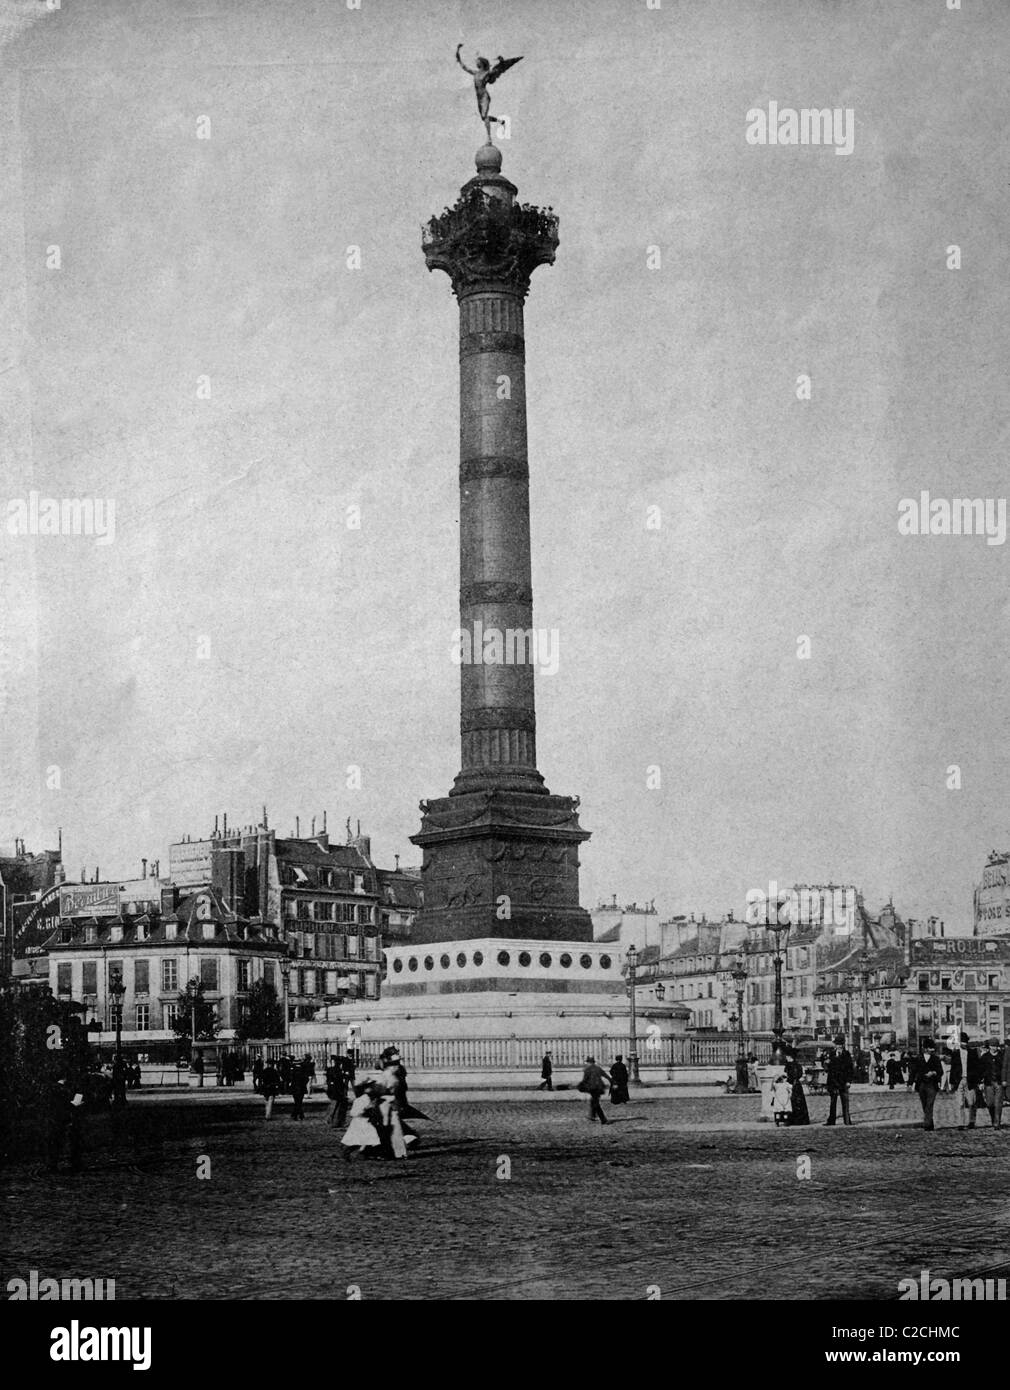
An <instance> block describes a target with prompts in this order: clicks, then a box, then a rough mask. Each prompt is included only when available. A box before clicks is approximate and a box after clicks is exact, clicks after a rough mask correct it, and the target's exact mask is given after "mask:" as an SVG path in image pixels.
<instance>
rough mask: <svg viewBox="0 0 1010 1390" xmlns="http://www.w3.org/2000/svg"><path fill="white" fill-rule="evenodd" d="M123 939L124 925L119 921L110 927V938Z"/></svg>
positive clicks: (113, 939)
mask: <svg viewBox="0 0 1010 1390" xmlns="http://www.w3.org/2000/svg"><path fill="white" fill-rule="evenodd" d="M122 939H123V925H122V923H121V922H117V923H115V924H114V925H113V926H112V927H110V928H109V940H110V941H122Z"/></svg>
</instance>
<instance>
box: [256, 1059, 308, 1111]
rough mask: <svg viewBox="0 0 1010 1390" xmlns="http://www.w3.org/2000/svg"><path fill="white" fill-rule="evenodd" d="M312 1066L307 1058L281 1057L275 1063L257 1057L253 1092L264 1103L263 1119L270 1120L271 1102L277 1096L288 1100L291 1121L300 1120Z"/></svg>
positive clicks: (272, 1105)
mask: <svg viewBox="0 0 1010 1390" xmlns="http://www.w3.org/2000/svg"><path fill="white" fill-rule="evenodd" d="M315 1074H316V1065H315V1062H314V1061H313V1060H312V1058H311V1057H301V1058H299V1059H298V1060H297V1061H296V1060H295V1059H294V1058H293V1057H287V1056H285V1057H281V1058H280V1059H279V1060H278V1061H276V1062H275V1061H273V1060H268V1061H266V1062H264V1061H263V1059H262V1057H257V1058H256V1061H255V1062H254V1063H253V1067H252V1082H253V1090H254V1091H258V1092H259V1094H260V1095H261V1096H262V1097H263V1100H264V1103H265V1107H266V1110H265V1118H266V1119H268V1120H269V1119H270V1117H271V1116H272V1115H273V1111H274V1101H275V1100H276V1099H277V1097H278V1096H279V1095H289V1096H290V1097H291V1101H292V1106H291V1118H292V1119H293V1120H304V1119H305V1111H304V1109H303V1106H304V1102H305V1097H306V1095H307V1093H308V1092H309V1090H310V1089H311V1087H312V1079H313V1077H314V1076H315Z"/></svg>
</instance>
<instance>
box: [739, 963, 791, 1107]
mask: <svg viewBox="0 0 1010 1390" xmlns="http://www.w3.org/2000/svg"><path fill="white" fill-rule="evenodd" d="M731 978H732V980H733V988H734V989H735V991H736V1026H737V1029H738V1032H737V1047H736V1086H735V1087H734V1090H735V1092H736V1094H737V1095H738V1096H743V1095H749V1094H750V1082H749V1080H748V1077H747V1055H746V1049H745V1047H744V1026H743V998H744V990H745V989H746V986H747V967H746V966H745V965H744V963H743V960H742V959H738V960H737V962H736V964H735V965H734V967H733V970H732V972H731ZM779 1021H780V1022H781V1020H779Z"/></svg>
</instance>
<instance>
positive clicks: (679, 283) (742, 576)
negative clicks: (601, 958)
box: [0, 0, 1010, 927]
mask: <svg viewBox="0 0 1010 1390" xmlns="http://www.w3.org/2000/svg"><path fill="white" fill-rule="evenodd" d="M0 33H2V35H3V40H4V48H3V54H2V58H3V68H2V72H0V121H2V126H3V130H4V139H3V142H2V149H0V252H2V254H0V276H2V283H0V411H2V435H0V447H2V455H0V457H2V474H3V489H2V491H3V499H2V500H3V501H4V503H5V506H4V515H5V516H6V503H7V501H8V500H9V499H15V498H24V499H27V498H28V495H29V492H30V491H31V489H33V488H34V489H36V490H37V491H39V492H40V494H41V495H42V496H50V497H54V498H58V499H59V498H64V497H69V498H103V499H105V498H113V499H114V500H115V506H116V533H115V539H114V541H113V542H112V543H111V544H108V545H99V544H96V542H95V539H94V538H85V537H73V536H70V537H52V536H39V537H37V538H32V537H25V536H12V535H10V534H8V532H7V529H6V527H4V530H3V534H2V535H0V583H2V586H3V590H4V602H3V604H2V605H0V611H2V618H0V621H2V622H3V631H2V646H0V703H2V705H3V711H2V719H3V739H4V749H3V766H4V769H5V776H4V780H3V789H2V790H3V795H2V799H0V812H2V819H0V842H9V841H10V840H11V839H12V837H13V836H14V835H15V834H18V835H22V836H23V837H24V838H25V839H26V840H27V842H28V845H29V848H41V847H42V846H48V845H52V844H54V843H55V838H56V827H57V825H62V826H63V832H64V850H65V857H66V859H67V862H68V869H69V871H70V873H71V874H72V875H76V873H77V871H78V869H79V867H80V866H81V865H82V864H86V865H88V866H89V868H90V867H93V866H94V865H96V864H99V865H100V866H101V869H102V872H103V876H105V875H106V874H108V875H125V874H127V873H133V872H139V860H140V857H141V855H146V856H148V857H149V858H160V859H161V860H162V865H163V868H164V867H165V866H166V865H167V859H168V855H167V846H168V844H169V842H170V841H172V840H174V839H178V838H180V837H181V836H182V835H183V834H186V833H188V834H192V835H198V834H202V833H205V832H206V831H207V830H208V829H209V828H210V826H211V825H212V824H213V818H214V815H215V813H217V812H220V811H227V812H228V814H229V819H231V820H233V821H236V822H244V821H251V820H253V819H255V818H256V817H257V816H258V813H259V808H260V806H261V804H262V803H263V802H266V804H267V807H268V810H269V813H270V817H271V823H272V824H274V825H276V826H277V827H278V828H279V829H280V830H281V831H284V832H287V831H289V830H291V829H293V825H294V816H295V814H296V813H297V814H300V815H301V817H302V827H303V830H304V828H305V827H306V826H307V824H308V818H309V817H311V816H312V815H313V814H319V813H321V811H322V809H323V808H324V807H326V808H327V809H328V812H329V818H330V829H331V831H333V830H335V829H337V828H338V827H342V825H343V822H344V820H345V819H346V817H347V816H352V817H353V818H354V819H355V820H356V819H357V818H358V817H360V819H361V822H362V828H363V829H367V830H369V831H370V832H371V834H372V837H373V850H374V851H375V852H376V854H377V856H378V858H379V859H380V862H389V863H391V862H392V856H393V854H394V853H397V852H398V853H400V854H401V857H402V859H403V860H404V862H418V861H419V854H418V852H417V851H416V850H414V849H413V847H412V846H411V845H410V844H409V842H408V838H407V837H408V836H409V835H410V834H411V833H413V832H414V831H416V829H417V828H418V825H419V813H418V809H417V803H418V799H419V798H420V797H422V796H423V797H429V796H439V795H444V794H445V793H446V792H447V791H448V789H449V787H450V785H451V783H452V778H453V776H454V775H455V773H456V771H457V770H458V767H459V735H458V698H459V696H458V680H459V673H458V669H457V668H456V667H455V666H454V665H453V664H452V663H451V661H450V660H449V657H448V650H449V642H450V637H451V634H452V631H453V629H454V628H455V627H456V625H457V582H458V553H457V546H458V524H457V509H458V482H457V463H458V435H457V411H458V384H457V366H456V335H457V319H456V306H455V301H454V300H453V298H452V295H451V291H450V287H449V283H448V280H447V279H446V277H445V276H444V275H441V274H432V275H429V273H428V272H427V270H426V269H425V266H424V260H423V257H422V254H421V250H420V226H421V223H422V222H423V221H424V220H425V219H426V218H427V217H428V216H429V215H430V214H431V213H433V212H438V211H441V209H442V208H443V206H444V205H445V204H446V203H449V202H452V201H453V200H454V198H455V196H456V193H457V190H458V188H459V186H460V185H461V184H462V183H463V182H464V181H465V180H466V179H467V178H469V177H470V175H471V173H472V171H473V155H474V152H475V150H476V148H477V146H478V145H479V144H480V143H481V142H482V140H483V131H482V128H481V126H480V125H479V122H478V120H477V115H476V111H475V108H474V97H473V90H472V85H471V84H470V82H469V79H468V78H466V76H465V75H464V74H463V73H461V72H460V71H459V69H458V68H456V66H455V64H454V62H453V49H454V47H455V45H456V43H457V42H458V41H460V40H462V41H464V43H465V45H466V49H465V56H466V57H467V59H468V60H470V59H471V58H472V54H473V52H474V50H475V49H478V50H479V51H481V52H483V53H485V54H487V55H489V56H490V57H492V58H493V57H494V56H495V55H497V54H498V53H504V54H506V55H509V56H512V55H516V54H523V55H525V56H524V61H523V62H522V63H521V64H520V65H519V66H518V67H516V68H515V69H514V70H512V71H510V72H509V73H508V74H507V76H505V77H504V78H503V79H502V80H501V82H500V83H498V84H497V85H496V86H495V87H493V88H492V96H493V105H492V110H497V111H499V112H500V113H503V114H506V115H508V116H509V117H510V119H511V123H512V128H511V138H510V139H509V140H503V141H501V144H502V148H503V151H504V172H505V173H506V174H507V175H508V177H509V178H511V179H512V180H513V182H515V183H516V184H517V185H518V186H519V190H520V197H521V198H523V199H524V200H529V201H532V202H536V203H540V204H551V205H552V206H553V207H554V208H555V209H556V211H557V212H558V214H559V216H560V236H561V245H560V248H559V251H558V258H557V264H556V265H555V266H554V267H552V268H547V269H542V270H538V271H537V272H536V275H535V277H534V280H533V287H532V291H531V295H530V299H529V301H528V304H527V314H526V331H527V374H528V395H529V444H530V472H531V489H530V495H531V504H532V531H533V545H534V558H533V583H534V600H535V622H536V624H537V626H539V627H551V628H555V627H556V628H557V629H558V632H559V638H560V669H559V671H558V673H557V674H556V675H553V676H550V675H541V676H538V680H537V701H538V753H539V762H540V770H541V771H542V772H543V774H544V776H545V778H546V780H547V783H548V785H549V787H550V788H551V790H552V791H555V792H560V793H565V794H573V795H574V794H578V795H580V796H581V798H582V807H581V816H582V822H583V824H584V826H585V827H586V828H588V829H589V830H591V831H592V832H593V838H592V840H590V841H589V843H588V844H587V845H586V846H585V847H584V850H583V853H582V863H583V869H582V898H583V902H584V903H585V904H586V905H587V906H589V907H592V906H594V905H595V903H596V902H597V900H598V898H599V897H601V896H605V897H609V895H610V893H611V892H616V893H617V894H618V897H619V898H620V899H621V900H622V901H630V900H631V899H632V898H637V899H638V900H639V901H642V900H644V899H648V898H653V897H654V898H656V900H657V905H658V906H659V907H660V909H661V910H662V911H663V912H664V913H673V912H681V911H684V912H690V911H692V910H693V911H697V912H701V911H702V910H707V911H708V912H709V913H710V914H712V913H714V912H719V911H722V910H723V909H726V908H730V907H734V908H742V905H743V900H744V896H745V894H746V892H747V890H748V888H751V887H754V886H762V885H765V884H767V882H768V881H769V880H770V879H777V880H779V881H780V882H789V881H793V880H799V881H805V882H827V881H828V880H833V881H834V882H836V883H837V882H846V883H848V882H851V883H855V884H856V885H858V886H859V887H861V888H862V889H863V890H864V891H865V893H866V895H867V899H868V901H869V902H870V903H871V905H875V904H878V903H879V902H880V901H881V900H885V899H886V898H887V896H888V894H890V893H893V895H894V900H895V904H896V906H897V907H898V908H899V910H900V911H902V912H904V913H905V914H906V915H907V914H911V915H918V916H922V915H926V914H928V913H931V912H936V913H938V914H939V915H941V916H944V917H945V918H946V919H947V921H948V923H952V924H957V925H959V926H962V927H966V926H967V924H968V922H969V920H970V911H971V891H972V885H973V883H974V882H975V881H977V880H978V878H979V877H980V875H981V868H982V864H983V862H984V859H985V857H986V854H987V852H988V851H989V849H990V848H992V847H994V846H999V847H1001V848H1002V847H1006V846H1007V845H1008V844H1010V833H1008V831H1010V827H1008V817H1007V810H1006V806H1007V802H1006V786H1007V780H1008V771H1010V756H1008V751H1007V737H1006V734H1007V714H1006V679H1007V658H1006V648H1007V635H1008V620H1010V597H1008V584H1007V566H1008V563H1010V560H1008V554H1007V551H1008V546H1007V545H1006V544H1004V545H1002V546H1000V545H992V546H990V545H987V544H986V541H985V539H984V538H983V537H980V536H974V537H966V536H929V537H921V536H903V535H899V532H898V524H897V523H898V504H899V501H900V500H901V499H902V498H904V497H910V496H911V497H918V496H919V493H920V491H922V490H928V491H929V492H930V494H931V496H932V497H934V498H935V497H945V498H951V497H956V496H972V497H981V498H992V499H997V498H999V497H1001V496H1005V494H1006V482H1005V479H1006V456H1007V455H1006V446H1007V440H1006V433H1007V424H1006V420H1007V410H1006V406H1007V385H1006V367H1007V357H1008V354H1007V328H1006V325H1007V323H1008V322H1010V314H1008V307H1010V306H1008V303H1007V299H1008V286H1010V273H1008V265H1007V239H1006V235H1005V227H1006V195H1007V174H1006V168H1007V134H1006V93H1005V85H1006V71H1007V62H1008V57H1010V52H1008V50H1010V44H1008V37H1010V11H1008V10H1007V7H1006V4H1005V0H970V3H966V4H965V8H964V10H962V11H954V12H951V11H948V10H947V9H946V6H945V0H845V3H836V2H835V0H820V2H819V3H818V0H776V3H775V4H770V3H768V0H734V3H732V4H729V5H728V4H726V3H724V2H723V0H690V3H686V0H680V2H678V0H663V3H662V8H661V9H660V10H650V9H648V8H647V6H646V3H645V0H570V3H564V2H563V0H559V2H557V3H554V2H553V0H552V3H551V4H544V3H542V0H518V3H516V2H515V0H513V2H512V3H509V4H508V5H504V4H501V3H494V4H491V3H487V4H484V3H477V2H476V0H474V3H469V2H468V3H460V4H439V3H434V2H433V0H409V2H408V0H361V8H360V10H348V9H347V8H346V5H345V3H344V0H63V4H62V8H61V9H60V10H58V11H55V12H53V13H46V12H45V6H44V4H43V3H42V0H38V2H37V3H31V4H29V3H9V4H8V5H7V7H6V10H5V13H4V22H3V28H2V30H0ZM770 101H775V102H777V103H778V105H779V106H780V107H787V106H788V107H796V108H801V107H817V108H824V107H830V108H836V107H837V108H841V109H845V108H851V109H852V111H853V112H854V119H855V144H854V150H853V152H852V154H851V155H849V156H839V155H836V154H835V153H834V152H833V150H831V149H830V148H824V147H811V146H806V147H803V146H800V147H782V146H775V147H773V146H770V145H765V146H760V145H750V144H748V143H747V140H746V139H745V131H746V128H747V112H748V111H749V110H750V109H752V108H755V107H761V108H764V109H767V106H768V103H769V102H770ZM201 117H206V118H207V119H208V121H209V127H208V126H207V124H206V122H205V123H204V124H203V125H202V126H201V125H200V118H201ZM198 129H202V130H203V131H204V132H206V131H207V130H208V129H209V134H210V138H209V139H199V138H197V132H198ZM952 244H956V245H958V246H960V248H961V257H962V267H961V269H960V270H950V269H948V268H947V248H948V246H950V245H952ZM53 246H58V247H59V258H60V268H59V269H56V268H50V267H48V266H47V259H49V260H51V259H52V254H51V252H50V251H49V250H48V248H51V247H53ZM349 246H359V247H360V248H361V269H360V270H349V269H348V268H347V261H346V257H347V248H348V247H349ZM649 247H659V248H660V253H661V265H660V266H659V268H655V269H650V268H649V265H648V263H647V256H648V248H649ZM653 259H655V258H654V257H653ZM804 373H805V374H809V376H810V378H811V399H810V400H799V399H797V378H798V377H799V376H800V375H801V374H804ZM202 378H209V381H210V399H204V398H201V396H200V395H199V394H198V392H199V388H200V384H201V379H202ZM203 394H204V395H205V394H206V392H205V391H204V393H203ZM351 505H357V506H359V507H360V508H361V518H362V521H361V528H360V530H356V531H355V530H349V529H348V528H347V526H346V520H345V518H346V509H347V508H348V506H351ZM650 507H659V508H660V509H661V512H660V514H661V518H662V525H661V527H660V529H658V530H650V529H647V526H646V519H647V516H648V514H649V513H648V509H649V508H650ZM801 636H807V637H809V639H810V652H811V655H810V659H809V660H801V659H798V657H797V649H798V648H797V643H798V639H799V638H800V637H801ZM207 639H209V648H208V641H207ZM208 650H209V655H207V654H206V653H207V652H208ZM352 764H356V765H358V766H360V768H361V772H362V783H363V785H362V788H361V790H360V791H353V790H348V788H347V786H346V777H347V772H346V770H347V768H348V766H349V765H352ZM952 765H957V766H958V767H959V769H960V780H961V786H960V788H959V789H955V788H949V787H948V780H951V779H949V777H948V768H949V767H950V766H952ZM652 766H658V767H659V768H660V770H661V779H662V781H661V786H660V787H659V788H658V789H650V788H649V787H648V786H647V769H648V768H650V767H652ZM54 768H56V769H58V779H59V783H60V785H59V787H56V786H48V785H47V781H48V782H49V783H53V782H55V780H56V778H55V777H54V774H53V772H52V771H51V769H54ZM953 780H956V779H953Z"/></svg>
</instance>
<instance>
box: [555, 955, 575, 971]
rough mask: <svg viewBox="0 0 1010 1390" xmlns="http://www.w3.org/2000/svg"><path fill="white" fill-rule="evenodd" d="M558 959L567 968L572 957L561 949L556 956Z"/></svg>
mask: <svg viewBox="0 0 1010 1390" xmlns="http://www.w3.org/2000/svg"><path fill="white" fill-rule="evenodd" d="M558 961H559V962H560V963H561V965H563V966H564V968H565V969H566V970H567V969H568V967H569V966H570V965H571V963H572V958H571V956H570V955H569V954H568V952H567V951H562V952H561V955H560V956H558Z"/></svg>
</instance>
